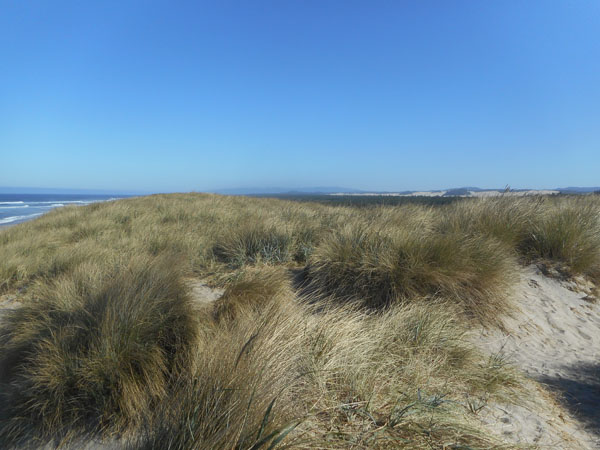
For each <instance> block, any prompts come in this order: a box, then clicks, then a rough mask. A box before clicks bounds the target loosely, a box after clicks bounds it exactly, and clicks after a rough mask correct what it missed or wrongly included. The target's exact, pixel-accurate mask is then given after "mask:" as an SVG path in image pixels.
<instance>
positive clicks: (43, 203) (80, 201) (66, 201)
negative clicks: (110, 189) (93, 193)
mask: <svg viewBox="0 0 600 450" xmlns="http://www.w3.org/2000/svg"><path fill="white" fill-rule="evenodd" d="M93 201H94V200H54V201H51V202H28V203H36V204H40V205H48V204H52V203H57V202H61V203H92V202H93Z"/></svg>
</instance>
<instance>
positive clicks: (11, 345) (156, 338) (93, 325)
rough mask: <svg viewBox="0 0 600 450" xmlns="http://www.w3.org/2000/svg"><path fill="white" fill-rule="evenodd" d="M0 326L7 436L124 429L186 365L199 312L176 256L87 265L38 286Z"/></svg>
mask: <svg viewBox="0 0 600 450" xmlns="http://www.w3.org/2000/svg"><path fill="white" fill-rule="evenodd" d="M2 325H3V326H2V328H1V330H0V388H1V390H0V395H1V397H0V400H1V402H0V403H1V404H2V405H3V407H2V408H1V411H0V418H1V420H0V442H3V443H5V445H8V444H9V443H18V442H20V441H22V440H24V439H27V438H29V437H30V436H35V437H36V438H37V439H38V440H41V441H44V440H46V441H49V440H59V441H60V440H61V439H68V438H70V437H71V436H70V435H71V434H72V433H77V432H87V433H91V434H92V435H94V434H107V433H119V432H121V431H123V430H125V429H126V428H128V427H131V426H132V425H135V424H136V423H139V421H140V419H141V417H142V415H143V414H144V412H145V411H147V410H150V409H152V408H154V407H156V405H158V404H159V403H160V402H161V401H163V400H164V399H165V396H166V395H167V392H168V390H169V385H170V383H172V382H173V377H176V376H177V375H178V374H182V373H184V372H186V371H188V370H189V362H190V353H191V352H192V350H193V348H194V347H195V345H196V343H197V335H198V326H197V317H196V314H195V312H194V310H193V308H192V306H191V303H190V300H189V298H188V296H187V293H186V292H185V290H184V287H183V285H182V284H181V283H180V281H179V274H178V272H177V270H176V269H174V268H173V261H169V260H166V261H163V260H151V259H149V258H135V259H134V260H132V261H128V262H124V263H122V264H117V265H116V266H115V267H114V268H113V270H111V271H110V272H104V271H103V270H102V269H100V268H98V267H97V266H95V265H94V264H85V265H82V266H80V267H79V268H78V269H77V270H76V271H75V272H73V273H72V274H71V275H67V276H60V277H58V278H56V279H54V280H51V281H49V282H48V283H40V284H39V285H38V286H36V287H35V288H34V293H33V298H32V299H31V300H29V301H28V302H26V303H25V304H24V305H23V306H22V307H20V308H18V309H15V310H12V311H10V312H8V313H5V314H4V317H3V319H2Z"/></svg>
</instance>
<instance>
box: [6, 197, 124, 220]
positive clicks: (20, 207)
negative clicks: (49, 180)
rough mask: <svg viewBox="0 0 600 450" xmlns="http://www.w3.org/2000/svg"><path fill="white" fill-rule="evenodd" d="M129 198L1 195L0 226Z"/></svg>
mask: <svg viewBox="0 0 600 450" xmlns="http://www.w3.org/2000/svg"><path fill="white" fill-rule="evenodd" d="M124 197H127V196H118V195H78V194H0V226H3V225H14V224H17V223H20V222H25V221H27V220H31V219H35V218H36V217H39V216H41V215H42V214H45V213H47V212H48V211H50V210H52V209H54V208H61V207H63V206H67V205H89V204H90V203H94V202H104V201H108V200H116V199H118V198H124Z"/></svg>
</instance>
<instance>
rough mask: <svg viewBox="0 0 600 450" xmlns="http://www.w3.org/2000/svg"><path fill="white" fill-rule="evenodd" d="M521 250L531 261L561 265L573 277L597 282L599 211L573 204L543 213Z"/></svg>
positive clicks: (599, 257)
mask: <svg viewBox="0 0 600 450" xmlns="http://www.w3.org/2000/svg"><path fill="white" fill-rule="evenodd" d="M521 250H522V251H523V252H524V254H525V255H526V256H527V257H529V258H530V259H538V258H542V259H546V260H550V261H555V262H561V263H563V264H566V265H567V267H568V268H569V269H570V270H571V271H572V272H574V273H575V274H586V275H589V276H591V277H592V278H594V279H596V280H600V208H598V207H594V206H592V205H589V204H588V205H578V204H577V203H575V202H574V203H573V204H566V205H560V206H559V207H558V208H556V209H551V210H548V211H546V212H545V214H543V215H541V216H540V217H539V219H538V220H537V221H536V222H535V223H534V224H533V226H532V227H531V229H530V230H529V233H528V234H527V237H526V238H525V239H523V242H522V243H521Z"/></svg>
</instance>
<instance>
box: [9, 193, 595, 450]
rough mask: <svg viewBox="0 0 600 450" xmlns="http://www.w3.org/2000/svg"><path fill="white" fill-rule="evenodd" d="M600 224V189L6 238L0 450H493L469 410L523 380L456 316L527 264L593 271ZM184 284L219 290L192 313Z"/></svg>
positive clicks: (238, 210) (223, 216)
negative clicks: (103, 447) (110, 446)
mask: <svg viewBox="0 0 600 450" xmlns="http://www.w3.org/2000/svg"><path fill="white" fill-rule="evenodd" d="M599 220H600V198H598V197H597V196H588V197H581V198H570V197H565V198H561V197H559V198H522V199H513V198H500V199H481V200H478V199H465V200H463V201H456V202H453V203H451V204H447V205H439V206H424V205H402V206H375V207H361V208H352V207H342V206H325V205H320V204H313V203H298V202H286V201H279V200H272V199H250V198H234V197H221V196H215V195H201V194H176V195H158V196H150V197H143V198H133V199H126V200H119V201H115V202H107V203H98V204H93V205H88V206H85V207H65V208H61V209H57V210H53V211H51V212H50V213H48V214H46V215H44V216H42V217H40V218H38V219H37V220H34V221H31V222H27V223H24V224H20V225H18V226H14V227H10V228H6V229H1V230H0V255H1V256H2V258H0V293H10V294H11V295H14V296H16V298H17V300H18V301H19V302H21V303H22V305H21V306H20V307H18V308H16V309H15V310H14V311H12V312H8V313H7V312H2V314H3V316H2V317H0V320H1V322H0V419H1V420H0V444H1V445H0V446H3V447H8V448H10V446H11V445H17V444H18V445H21V444H23V445H27V444H31V445H33V443H45V442H50V441H54V442H55V443H60V442H74V441H73V439H87V438H89V437H90V436H93V435H96V436H100V437H107V436H117V437H118V436H124V437H127V438H128V439H129V440H130V443H131V445H132V446H133V448H177V449H201V448H223V449H225V448H265V449H267V448H270V447H271V446H276V445H280V444H282V443H284V444H286V445H291V446H294V447H296V448H314V447H320V448H349V447H355V448H390V447H392V448H397V447H399V446H408V447H413V448H431V447H434V448H436V447H441V446H442V445H446V444H447V445H456V446H460V445H469V446H471V447H478V446H479V447H485V446H488V447H489V446H492V445H495V444H497V443H498V442H499V441H498V440H497V439H496V438H494V437H493V435H492V434H490V432H489V430H486V429H485V428H483V427H482V425H481V423H479V422H478V420H477V419H476V417H475V414H474V411H476V410H477V409H478V408H479V407H480V406H477V405H485V403H486V401H488V400H493V399H498V398H501V399H506V398H512V399H513V400H514V401H518V398H516V397H515V396H514V393H515V392H518V389H519V379H518V376H516V375H515V374H514V373H513V372H512V371H511V370H510V368H508V367H507V366H505V365H504V364H499V363H498V361H499V360H498V359H494V358H491V359H490V358H488V357H484V356H482V355H480V354H479V353H478V352H477V351H475V350H474V348H473V346H472V345H471V344H469V342H468V334H467V332H466V330H467V329H469V328H470V327H473V326H474V324H475V323H476V322H473V321H471V320H465V318H469V319H475V320H477V321H480V322H482V323H484V324H486V325H487V326H494V325H497V324H498V323H501V321H502V316H503V314H504V313H506V312H510V310H511V305H510V296H509V295H508V294H509V292H510V288H511V285H512V282H513V279H514V277H513V275H514V273H515V271H516V270H517V269H518V264H519V263H531V262H538V261H545V262H546V261H550V262H554V263H558V264H561V265H563V266H564V267H565V270H567V271H570V273H572V274H580V275H583V276H586V277H589V278H591V279H593V280H596V281H599V280H600V231H599V230H600V224H599ZM300 273H301V274H303V275H304V278H303V279H300V277H299V276H298V274H300ZM292 275H294V276H292ZM190 276H194V277H201V278H202V279H203V280H204V281H205V282H208V283H211V284H218V285H221V286H222V287H224V288H225V293H224V295H223V296H222V297H221V298H220V299H219V300H217V301H216V302H215V303H214V304H211V305H198V306H197V307H195V306H194V305H193V304H192V303H191V301H190V298H189V294H188V292H187V288H186V286H185V285H184V284H182V283H181V279H183V278H184V277H190ZM294 277H295V278H294ZM299 285H301V287H302V288H303V289H302V290H300V292H301V293H303V295H304V294H305V293H307V292H308V293H310V295H311V297H310V298H303V297H301V298H297V293H296V289H295V287H298V286H299Z"/></svg>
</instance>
